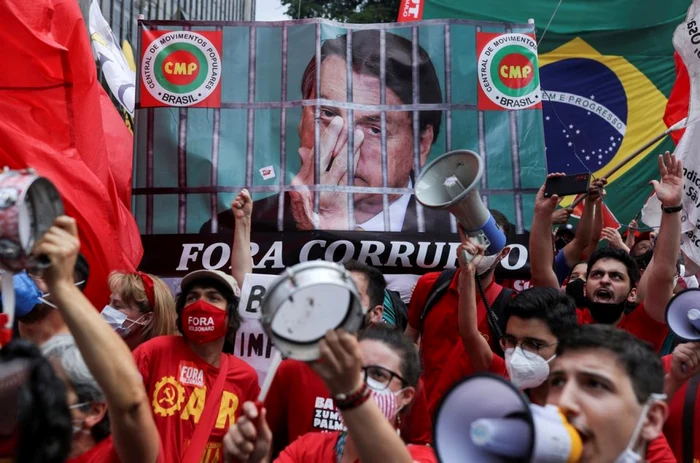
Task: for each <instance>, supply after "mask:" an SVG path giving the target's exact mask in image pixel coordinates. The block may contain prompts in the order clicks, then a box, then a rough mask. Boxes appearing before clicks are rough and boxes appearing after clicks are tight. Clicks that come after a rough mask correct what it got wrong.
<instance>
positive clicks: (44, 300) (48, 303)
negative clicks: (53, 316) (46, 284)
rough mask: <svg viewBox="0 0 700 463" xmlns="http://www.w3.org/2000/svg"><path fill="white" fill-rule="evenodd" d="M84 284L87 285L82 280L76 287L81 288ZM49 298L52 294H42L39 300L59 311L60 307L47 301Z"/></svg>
mask: <svg viewBox="0 0 700 463" xmlns="http://www.w3.org/2000/svg"><path fill="white" fill-rule="evenodd" d="M83 283H85V280H81V281H79V282H77V283H76V284H75V286H78V287H80V285H82V284H83ZM49 296H51V293H41V297H39V298H38V299H39V300H40V301H41V302H43V303H44V304H46V305H48V306H49V307H52V308H54V309H58V307H56V305H55V304H53V303H52V302H49V301H48V300H47V299H46V298H47V297H49Z"/></svg>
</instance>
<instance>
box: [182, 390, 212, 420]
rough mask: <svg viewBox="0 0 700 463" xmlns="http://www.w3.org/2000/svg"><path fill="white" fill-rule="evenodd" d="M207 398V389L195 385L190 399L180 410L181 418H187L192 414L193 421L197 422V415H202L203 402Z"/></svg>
mask: <svg viewBox="0 0 700 463" xmlns="http://www.w3.org/2000/svg"><path fill="white" fill-rule="evenodd" d="M206 398H207V390H206V388H203V387H197V388H195V389H194V390H193V391H192V394H191V395H190V399H189V400H188V401H187V405H185V409H184V410H183V411H182V415H180V418H181V419H183V420H189V419H190V416H194V422H195V424H196V423H199V417H200V416H201V415H202V411H203V410H204V402H205V400H206Z"/></svg>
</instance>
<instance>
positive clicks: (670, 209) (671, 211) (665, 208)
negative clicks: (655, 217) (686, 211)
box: [661, 204, 683, 214]
mask: <svg viewBox="0 0 700 463" xmlns="http://www.w3.org/2000/svg"><path fill="white" fill-rule="evenodd" d="M661 210H662V211H664V212H665V213H666V214H674V213H676V212H680V211H682V210H683V205H682V204H679V205H678V206H671V207H669V206H664V205H663V204H662V205H661Z"/></svg>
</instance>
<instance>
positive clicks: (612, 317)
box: [588, 299, 627, 325]
mask: <svg viewBox="0 0 700 463" xmlns="http://www.w3.org/2000/svg"><path fill="white" fill-rule="evenodd" d="M626 308H627V299H625V300H624V301H622V302H619V303H617V304H611V303H602V302H592V301H588V311H589V312H591V316H592V317H593V320H595V321H596V322H598V323H602V324H604V325H612V324H613V323H615V322H616V321H617V320H618V319H619V318H620V315H622V312H624V311H625V309H626Z"/></svg>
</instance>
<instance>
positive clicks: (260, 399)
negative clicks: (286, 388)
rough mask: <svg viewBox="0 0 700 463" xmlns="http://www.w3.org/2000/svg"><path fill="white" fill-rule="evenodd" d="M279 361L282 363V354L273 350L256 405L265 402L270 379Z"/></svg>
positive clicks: (270, 382)
mask: <svg viewBox="0 0 700 463" xmlns="http://www.w3.org/2000/svg"><path fill="white" fill-rule="evenodd" d="M280 363H282V354H280V352H279V351H275V354H274V355H273V356H272V360H271V361H270V369H269V370H267V376H265V381H264V382H263V385H262V387H261V388H260V395H258V405H260V404H264V403H265V398H266V397H267V393H268V392H269V391H270V386H272V380H273V379H274V378H275V373H277V368H279V366H280Z"/></svg>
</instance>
